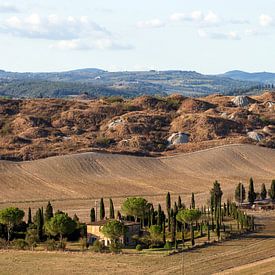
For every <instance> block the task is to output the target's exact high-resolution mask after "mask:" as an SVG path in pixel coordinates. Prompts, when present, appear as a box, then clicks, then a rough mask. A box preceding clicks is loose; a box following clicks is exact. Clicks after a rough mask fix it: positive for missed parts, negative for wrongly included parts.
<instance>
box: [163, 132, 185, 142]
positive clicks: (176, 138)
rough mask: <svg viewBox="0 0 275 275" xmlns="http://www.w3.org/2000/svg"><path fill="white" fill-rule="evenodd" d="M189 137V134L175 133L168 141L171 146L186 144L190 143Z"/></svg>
mask: <svg viewBox="0 0 275 275" xmlns="http://www.w3.org/2000/svg"><path fill="white" fill-rule="evenodd" d="M189 136H190V135H189V134H187V133H181V132H179V133H173V134H172V135H171V136H170V137H169V138H168V139H167V141H168V142H169V144H170V145H176V144H184V143H188V142H189Z"/></svg>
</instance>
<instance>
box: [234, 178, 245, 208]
mask: <svg viewBox="0 0 275 275" xmlns="http://www.w3.org/2000/svg"><path fill="white" fill-rule="evenodd" d="M235 200H236V202H238V203H243V202H244V200H245V188H244V186H243V184H242V183H241V182H240V183H239V184H238V185H237V187H236V189H235Z"/></svg>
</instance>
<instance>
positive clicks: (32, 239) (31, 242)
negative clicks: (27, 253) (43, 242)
mask: <svg viewBox="0 0 275 275" xmlns="http://www.w3.org/2000/svg"><path fill="white" fill-rule="evenodd" d="M25 240H26V242H27V244H28V246H29V247H30V248H31V250H34V247H35V246H36V245H37V242H38V241H39V240H38V237H37V231H36V229H35V228H29V229H28V231H27V234H26V238H25Z"/></svg>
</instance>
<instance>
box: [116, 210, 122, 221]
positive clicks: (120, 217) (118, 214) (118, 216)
mask: <svg viewBox="0 0 275 275" xmlns="http://www.w3.org/2000/svg"><path fill="white" fill-rule="evenodd" d="M116 213H117V214H116V218H117V219H118V220H121V219H122V216H121V213H120V212H119V211H117V212H116Z"/></svg>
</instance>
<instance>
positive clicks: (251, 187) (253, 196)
mask: <svg viewBox="0 0 275 275" xmlns="http://www.w3.org/2000/svg"><path fill="white" fill-rule="evenodd" d="M255 199H256V193H255V191H254V182H253V179H252V178H250V180H249V190H248V201H249V203H251V204H253V203H254V201H255Z"/></svg>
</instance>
